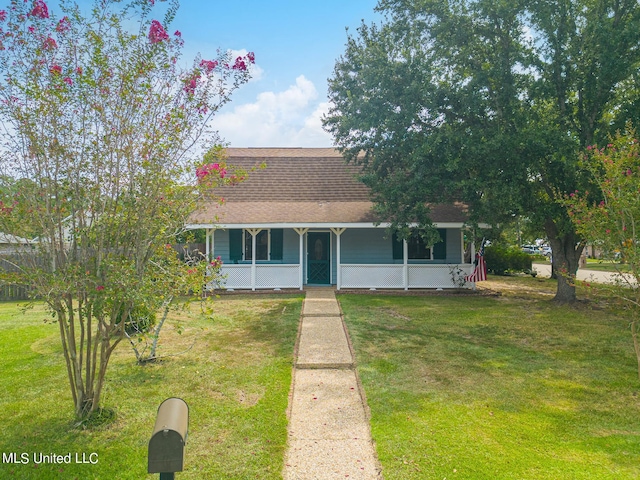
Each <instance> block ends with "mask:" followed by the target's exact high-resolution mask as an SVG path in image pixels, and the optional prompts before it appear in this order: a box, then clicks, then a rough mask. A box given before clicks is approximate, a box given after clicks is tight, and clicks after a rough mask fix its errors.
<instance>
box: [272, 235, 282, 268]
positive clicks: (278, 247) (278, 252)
mask: <svg viewBox="0 0 640 480" xmlns="http://www.w3.org/2000/svg"><path fill="white" fill-rule="evenodd" d="M282 234H283V230H282V229H281V228H272V229H271V260H282V244H283V240H282V236H283V235H282Z"/></svg>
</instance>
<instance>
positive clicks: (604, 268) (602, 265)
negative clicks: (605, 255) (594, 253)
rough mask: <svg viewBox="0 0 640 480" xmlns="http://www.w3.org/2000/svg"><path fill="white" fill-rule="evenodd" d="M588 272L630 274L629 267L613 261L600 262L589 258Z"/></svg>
mask: <svg viewBox="0 0 640 480" xmlns="http://www.w3.org/2000/svg"><path fill="white" fill-rule="evenodd" d="M586 269H587V270H597V271H599V272H611V273H615V272H628V271H629V265H625V264H624V263H619V262H614V261H611V260H598V259H597V258H587V266H586Z"/></svg>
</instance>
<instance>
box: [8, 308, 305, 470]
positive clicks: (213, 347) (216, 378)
mask: <svg viewBox="0 0 640 480" xmlns="http://www.w3.org/2000/svg"><path fill="white" fill-rule="evenodd" d="M301 300H302V297H300V296H295V297H291V296H284V295H282V296H269V297H267V296H262V295H260V296H258V295H256V296H240V295H238V296H225V297H222V298H221V299H219V300H217V301H216V303H215V308H214V310H215V313H214V314H213V315H212V316H211V315H209V316H206V315H202V314H201V313H200V311H199V309H198V308H197V306H193V308H192V311H191V313H190V314H180V315H176V317H175V318H174V319H172V320H170V321H168V322H167V325H165V329H164V331H163V332H162V335H161V339H160V342H161V344H162V350H161V352H162V353H165V354H171V353H175V352H181V351H185V350H187V351H186V353H184V354H183V355H179V356H175V357H168V358H166V359H165V360H164V361H162V362H160V363H156V364H150V365H146V366H143V367H141V366H137V365H136V363H135V357H134V355H133V352H132V351H131V349H130V347H129V345H128V344H126V343H121V344H120V346H119V347H118V349H117V350H116V352H115V354H114V358H113V359H112V362H111V366H110V368H109V371H108V372H107V377H108V378H107V382H106V385H105V391H104V396H103V405H104V406H105V407H110V408H113V409H115V412H116V417H115V419H114V420H113V421H110V422H106V423H105V424H103V425H101V426H94V427H93V428H90V429H82V428H79V427H75V426H74V425H73V404H72V402H71V393H70V389H69V386H68V380H67V377H66V375H65V367H64V360H63V358H62V355H61V347H60V339H59V335H58V327H57V324H52V323H44V322H43V319H45V318H47V315H46V312H45V311H44V309H43V307H42V305H36V308H34V309H33V310H29V311H27V312H23V311H22V310H21V309H20V308H19V306H18V305H17V304H16V303H0V365H1V368H2V375H1V376H0V391H2V395H0V412H1V413H0V419H1V423H0V424H1V425H2V435H1V436H0V452H3V453H4V454H5V455H4V461H3V462H2V463H0V478H3V479H5V478H7V479H11V478H16V479H21V480H22V479H37V480H42V479H45V480H46V479H61V478H65V479H74V478H76V479H83V480H84V479H106V478H118V479H140V478H157V474H156V475H153V476H152V475H147V444H148V441H149V437H150V435H151V431H152V428H153V424H154V421H155V416H156V411H157V408H158V406H159V405H160V403H161V402H162V401H163V400H164V399H166V398H168V397H172V396H177V397H181V398H183V399H184V400H185V401H186V402H187V404H188V405H189V435H188V440H187V446H186V449H185V452H186V454H185V471H184V472H182V473H180V474H178V475H177V476H179V478H181V479H182V478H184V479H202V478H261V479H262V478H265V479H268V478H273V479H277V478H281V472H282V468H283V457H284V452H285V449H286V442H287V418H286V409H287V402H288V393H289V388H290V384H291V369H292V360H293V348H294V344H295V339H296V332H297V326H298V321H299V316H300V306H301ZM179 317H180V318H179ZM178 319H179V320H180V321H181V323H182V326H183V330H184V331H183V332H182V334H179V333H178V330H177V328H176V325H177V323H176V321H177V320H178ZM194 341H195V344H194ZM192 345H193V346H192ZM191 346H192V347H191ZM190 347H191V348H190ZM11 452H15V453H16V454H17V457H16V458H17V459H18V460H21V459H22V454H26V457H25V458H26V459H27V463H24V464H23V463H9V462H8V461H7V460H8V459H9V458H10V457H8V455H9V454H10V453H11ZM41 453H42V454H44V455H50V454H52V453H53V454H56V455H63V456H66V455H67V454H69V453H71V457H70V458H71V460H72V463H70V464H67V463H64V462H63V463H59V464H39V465H38V464H35V463H34V459H33V456H34V455H36V459H38V457H39V455H40V454H41ZM76 454H78V457H77V458H78V460H79V461H82V460H83V459H84V460H86V461H87V462H90V461H91V460H97V463H95V464H91V463H85V464H83V463H76ZM92 454H93V456H92Z"/></svg>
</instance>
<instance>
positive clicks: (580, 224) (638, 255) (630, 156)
mask: <svg viewBox="0 0 640 480" xmlns="http://www.w3.org/2000/svg"><path fill="white" fill-rule="evenodd" d="M583 166H584V168H586V170H587V171H588V172H589V173H590V174H591V175H592V176H593V179H594V181H595V182H596V183H597V185H598V187H599V194H597V195H594V194H593V193H590V192H588V191H578V190H576V191H575V192H572V193H571V194H569V195H567V196H566V197H565V204H566V205H567V207H568V208H569V213H570V215H571V218H572V219H573V222H574V224H575V226H576V229H577V230H578V231H579V232H580V233H581V234H582V235H584V236H585V238H588V239H589V240H590V241H592V242H593V243H594V244H595V245H598V247H599V248H601V249H602V250H603V252H604V255H605V258H608V259H609V260H613V259H617V258H618V257H619V258H620V259H622V260H623V261H624V262H625V264H626V266H627V268H626V269H625V272H624V273H622V272H621V271H619V272H618V276H617V280H618V282H617V283H618V288H617V292H618V295H619V297H620V298H622V299H624V300H625V302H626V306H627V308H628V309H629V312H630V314H631V318H632V322H631V327H632V334H633V340H634V344H635V348H636V355H637V358H638V376H640V338H639V337H638V323H639V322H640V287H639V286H640V243H639V242H638V235H639V234H640V231H639V227H640V146H639V145H638V137H637V135H636V132H635V130H633V128H632V127H631V125H630V124H628V125H627V130H626V132H625V133H624V134H621V133H618V134H617V135H616V136H615V137H613V138H612V139H610V143H608V144H607V145H606V147H598V146H597V145H592V146H589V147H588V148H587V151H586V154H585V155H584V158H583ZM599 199H601V200H600V201H599V202H598V200H599Z"/></svg>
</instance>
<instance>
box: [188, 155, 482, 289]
mask: <svg viewBox="0 0 640 480" xmlns="http://www.w3.org/2000/svg"><path fill="white" fill-rule="evenodd" d="M227 154H228V160H227V163H228V164H229V165H230V166H235V167H241V168H244V169H246V170H249V169H250V168H252V167H255V166H258V165H260V164H266V168H262V169H257V170H255V171H253V172H251V173H250V174H249V175H248V178H247V180H245V181H244V182H242V183H240V184H237V185H233V186H225V187H222V188H219V189H218V190H216V194H217V195H219V196H220V197H222V198H224V203H223V204H222V205H220V204H219V202H217V201H214V200H211V201H210V202H208V203H206V204H204V205H202V206H201V207H200V208H199V209H198V210H197V211H196V212H195V213H194V214H193V215H192V217H191V219H190V224H189V225H188V226H187V227H188V228H191V229H196V228H203V229H206V240H207V241H206V253H207V255H208V256H209V258H214V257H217V256H220V257H221V259H222V261H223V267H222V273H223V274H225V275H226V285H225V286H226V288H227V289H251V290H255V289H282V288H299V289H303V288H304V287H305V286H306V285H334V286H335V287H336V288H337V289H338V290H339V289H344V288H350V289H351V288H368V289H382V288H396V289H405V290H406V289H410V288H435V289H437V288H457V287H461V286H464V287H467V288H469V287H473V286H474V284H473V283H470V282H466V281H465V280H464V277H465V276H466V275H469V274H471V273H472V271H473V268H474V266H473V264H472V263H471V261H470V258H474V256H473V253H472V252H469V251H468V252H467V255H466V257H467V260H466V262H465V246H464V238H463V228H464V224H465V221H466V219H467V215H466V211H465V208H464V206H463V205H461V204H455V205H434V206H433V207H432V221H433V222H434V224H435V225H436V227H437V228H438V231H439V233H440V236H441V239H442V241H441V242H440V243H438V244H436V245H434V246H433V247H432V248H428V247H427V246H426V245H425V244H424V242H422V239H421V238H420V237H419V236H415V237H413V238H412V239H411V240H410V241H398V240H397V239H396V238H395V236H394V235H389V233H388V232H387V230H386V228H385V227H387V226H388V224H385V223H384V222H382V223H380V224H378V222H377V220H378V219H376V218H375V216H374V212H373V210H372V207H373V204H372V202H371V200H370V196H369V190H368V188H367V187H366V186H365V185H364V184H363V183H361V182H360V181H359V180H358V179H357V178H356V177H357V174H358V171H359V167H357V166H355V165H348V164H346V163H345V161H344V159H343V158H342V156H341V155H340V153H339V152H338V151H337V150H335V149H333V148H229V149H227Z"/></svg>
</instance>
